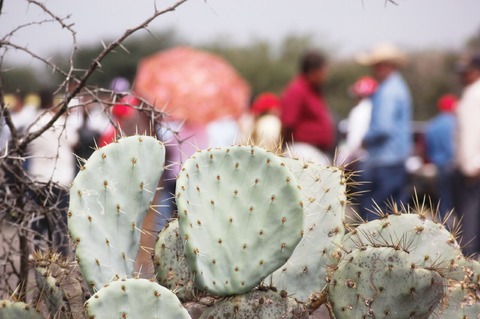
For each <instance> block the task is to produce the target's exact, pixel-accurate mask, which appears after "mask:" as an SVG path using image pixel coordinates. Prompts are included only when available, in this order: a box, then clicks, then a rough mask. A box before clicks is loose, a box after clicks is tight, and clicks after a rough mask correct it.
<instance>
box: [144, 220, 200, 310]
mask: <svg viewBox="0 0 480 319" xmlns="http://www.w3.org/2000/svg"><path fill="white" fill-rule="evenodd" d="M153 264H154V266H155V272H156V275H157V281H158V283H159V284H160V285H162V286H164V287H166V288H168V289H170V290H171V291H173V292H174V293H175V294H176V295H177V297H178V298H180V300H182V301H188V300H193V299H194V298H195V296H197V293H198V292H197V291H196V289H195V286H194V284H193V277H192V274H191V272H190V269H189V268H188V265H187V260H186V258H185V252H184V246H183V238H182V236H181V235H180V229H179V227H178V220H176V219H175V220H174V221H172V222H170V223H168V224H167V225H165V228H163V229H162V231H161V232H160V233H159V234H158V237H157V243H156V244H155V256H154V261H153Z"/></svg>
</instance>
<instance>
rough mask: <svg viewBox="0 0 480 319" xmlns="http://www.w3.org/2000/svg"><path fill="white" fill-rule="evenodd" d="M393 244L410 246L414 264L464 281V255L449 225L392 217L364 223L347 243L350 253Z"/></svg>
mask: <svg viewBox="0 0 480 319" xmlns="http://www.w3.org/2000/svg"><path fill="white" fill-rule="evenodd" d="M391 243H401V244H402V245H403V246H405V247H408V248H407V249H408V250H409V251H410V256H411V259H412V262H414V263H415V264H416V265H418V266H419V267H423V268H430V267H431V268H434V269H438V270H439V271H441V272H442V274H444V275H445V276H446V277H447V278H452V279H456V280H462V278H463V271H462V269H461V267H459V264H458V263H457V260H458V259H457V257H458V256H461V255H462V252H461V249H460V245H459V244H458V243H457V241H456V240H455V238H454V236H453V235H452V234H450V232H449V231H448V230H447V229H446V228H445V226H443V225H442V224H441V223H436V222H434V221H432V220H430V219H428V218H426V216H424V215H421V214H415V213H406V214H391V215H387V216H385V217H384V218H382V219H377V220H373V221H370V222H368V223H365V224H361V225H359V226H358V227H357V228H356V229H354V230H353V231H352V234H350V235H349V236H346V237H345V240H344V243H343V244H344V247H345V248H346V249H347V250H348V249H354V248H356V247H358V245H360V246H361V245H370V246H374V245H378V244H380V245H385V244H391Z"/></svg>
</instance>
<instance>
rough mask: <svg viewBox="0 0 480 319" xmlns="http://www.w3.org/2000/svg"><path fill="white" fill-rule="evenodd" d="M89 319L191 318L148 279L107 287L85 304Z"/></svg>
mask: <svg viewBox="0 0 480 319" xmlns="http://www.w3.org/2000/svg"><path fill="white" fill-rule="evenodd" d="M85 308H86V310H87V318H89V319H120V318H131V319H137V318H148V319H160V318H162V319H163V318H165V319H190V315H189V314H188V312H187V311H186V310H185V309H184V308H183V307H182V304H181V303H180V300H178V298H177V297H176V296H175V295H174V294H173V293H172V292H171V291H170V290H168V289H167V288H165V287H162V286H160V285H159V284H157V283H155V282H151V281H149V280H147V279H132V278H131V279H121V280H117V281H114V282H111V283H110V284H108V285H106V286H105V287H103V288H102V289H100V290H99V291H98V292H97V293H95V294H94V295H93V296H92V297H90V299H89V300H88V301H87V302H86V304H85Z"/></svg>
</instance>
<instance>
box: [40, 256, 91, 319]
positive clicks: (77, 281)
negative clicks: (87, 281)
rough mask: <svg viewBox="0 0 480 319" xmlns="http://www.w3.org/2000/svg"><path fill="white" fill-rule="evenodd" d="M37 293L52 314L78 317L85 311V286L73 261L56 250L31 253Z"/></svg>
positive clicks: (57, 316)
mask: <svg viewBox="0 0 480 319" xmlns="http://www.w3.org/2000/svg"><path fill="white" fill-rule="evenodd" d="M33 256H34V260H35V280H36V283H37V288H38V295H39V297H41V298H42V299H43V301H44V302H45V305H46V306H47V309H48V311H49V313H50V317H52V318H59V319H61V318H71V317H73V318H78V317H79V316H81V315H82V314H83V312H84V309H83V304H84V302H85V296H86V295H87V293H86V292H87V289H86V288H84V286H83V278H82V277H81V275H80V272H79V270H78V267H77V265H76V264H75V263H72V262H68V261H66V260H64V259H62V257H61V256H60V255H58V254H55V253H39V252H36V253H34V254H33Z"/></svg>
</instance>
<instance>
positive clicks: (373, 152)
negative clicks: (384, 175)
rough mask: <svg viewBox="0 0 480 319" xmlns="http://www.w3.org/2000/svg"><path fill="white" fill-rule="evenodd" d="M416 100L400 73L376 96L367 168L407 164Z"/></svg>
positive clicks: (388, 81) (387, 81)
mask: <svg viewBox="0 0 480 319" xmlns="http://www.w3.org/2000/svg"><path fill="white" fill-rule="evenodd" d="M411 114H412V99H411V96H410V90H409V89H408V86H407V84H406V83H405V81H404V80H403V78H402V76H401V75H400V73H398V72H394V73H393V74H391V75H390V76H389V77H388V78H387V79H385V80H384V81H383V82H382V83H381V84H380V85H379V87H378V89H377V92H376V93H375V94H374V95H373V97H372V118H371V120H370V126H369V129H368V131H367V134H366V135H365V137H364V139H363V142H364V145H365V148H366V150H367V151H368V153H369V155H368V158H367V162H366V165H370V166H389V165H398V164H402V163H404V162H405V160H406V159H407V158H408V156H410V152H411V150H412V133H411V132H412V131H411V127H410V125H411V117H412V115H411Z"/></svg>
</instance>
